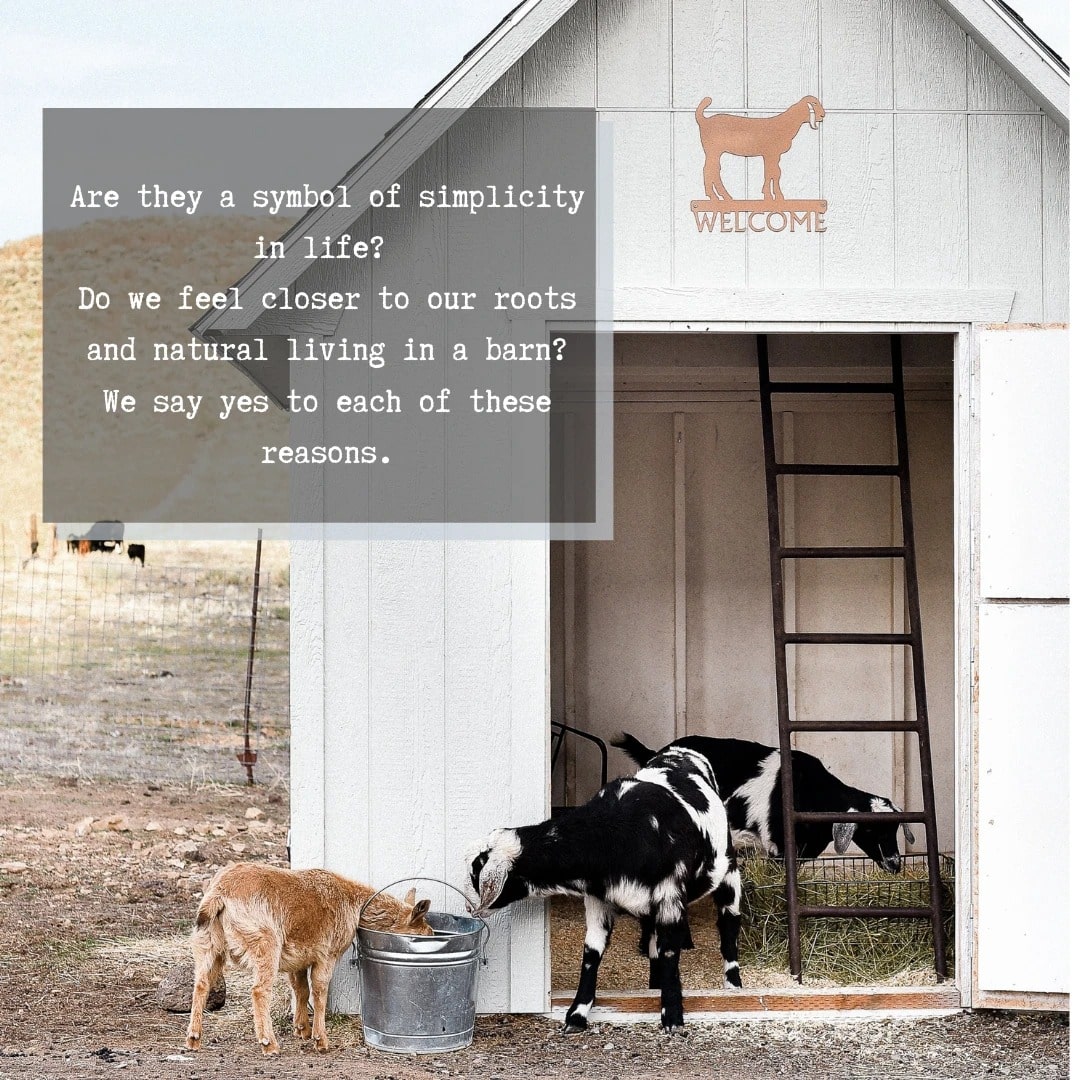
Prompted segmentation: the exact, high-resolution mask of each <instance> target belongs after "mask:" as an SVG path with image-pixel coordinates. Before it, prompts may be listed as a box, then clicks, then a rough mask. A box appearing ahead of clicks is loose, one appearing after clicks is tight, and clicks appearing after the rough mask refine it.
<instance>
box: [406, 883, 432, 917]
mask: <svg viewBox="0 0 1080 1080" xmlns="http://www.w3.org/2000/svg"><path fill="white" fill-rule="evenodd" d="M412 891H413V893H414V894H415V893H416V890H415V889H413V890H412ZM430 910H431V901H430V900H421V901H420V903H419V904H416V905H415V906H414V907H413V909H412V914H411V915H410V916H409V922H419V921H420V920H421V919H422V918H423V917H424V916H425V915H426V914H427V913H428V912H429V911H430Z"/></svg>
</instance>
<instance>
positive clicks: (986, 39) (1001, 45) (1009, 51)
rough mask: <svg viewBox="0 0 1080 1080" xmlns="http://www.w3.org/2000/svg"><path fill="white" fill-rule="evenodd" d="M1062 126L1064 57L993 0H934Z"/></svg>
mask: <svg viewBox="0 0 1080 1080" xmlns="http://www.w3.org/2000/svg"><path fill="white" fill-rule="evenodd" d="M937 2H938V4H939V5H940V6H941V7H942V8H944V10H945V12H946V14H948V15H949V16H950V17H951V18H952V19H954V20H955V21H956V23H957V24H958V25H959V26H960V27H961V29H963V30H964V31H965V32H966V33H968V34H970V35H971V37H972V38H974V40H975V41H976V42H977V43H978V44H979V45H981V46H982V48H983V49H985V50H986V52H988V53H989V54H990V56H992V57H993V58H994V60H996V61H997V62H998V63H999V64H1000V65H1001V66H1002V67H1003V68H1004V69H1005V70H1006V71H1007V72H1008V73H1009V74H1010V75H1011V76H1012V77H1013V78H1014V79H1016V81H1017V82H1018V83H1019V84H1020V86H1021V87H1022V88H1023V89H1024V90H1025V91H1026V92H1027V93H1028V94H1029V95H1030V96H1031V98H1032V99H1033V100H1034V101H1035V103H1036V104H1037V105H1038V106H1039V108H1041V109H1042V110H1043V111H1044V112H1045V113H1046V114H1047V115H1048V116H1049V117H1050V118H1051V119H1052V120H1053V121H1054V123H1056V124H1057V125H1058V126H1059V127H1060V128H1062V130H1064V131H1065V132H1068V130H1069V75H1068V70H1067V68H1065V66H1064V63H1063V61H1062V60H1061V58H1060V57H1058V56H1057V55H1056V54H1055V53H1053V52H1052V51H1051V50H1050V49H1049V47H1048V46H1047V45H1046V43H1045V42H1043V41H1042V39H1041V38H1039V37H1038V36H1037V35H1036V34H1035V33H1034V32H1032V31H1031V30H1030V29H1029V28H1028V27H1027V26H1026V25H1025V24H1024V23H1023V22H1020V21H1018V20H1017V19H1015V18H1013V17H1012V16H1011V15H1010V14H1009V12H1008V11H1007V10H1005V9H1004V8H1003V7H1002V6H1001V5H999V4H997V3H994V0H937Z"/></svg>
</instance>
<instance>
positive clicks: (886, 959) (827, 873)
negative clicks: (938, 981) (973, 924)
mask: <svg viewBox="0 0 1080 1080" xmlns="http://www.w3.org/2000/svg"><path fill="white" fill-rule="evenodd" d="M939 865H940V868H941V880H942V885H943V887H944V889H943V891H944V898H945V905H944V915H945V929H946V935H945V936H946V944H947V959H948V964H949V970H950V971H951V970H952V966H953V915H954V906H955V901H954V895H955V882H956V866H955V862H954V860H953V859H952V858H951V857H950V856H948V855H941V856H939ZM798 867H799V869H798V878H797V882H798V885H797V887H798V897H799V901H800V902H801V903H802V904H804V905H807V906H815V907H817V906H828V907H881V908H903V907H925V906H926V905H927V904H928V902H929V896H930V882H929V873H928V868H927V863H926V856H925V855H905V856H903V857H902V859H901V868H900V872H899V873H896V874H890V873H889V872H888V871H886V870H881V869H880V868H879V867H877V866H876V865H875V864H874V862H873V861H872V860H870V859H867V858H863V857H849V856H845V857H832V858H819V859H800V860H799V864H798ZM740 869H741V871H742V876H743V905H742V911H743V924H742V934H741V937H740V943H739V947H740V951H741V952H742V954H743V956H744V957H745V958H746V960H747V962H749V963H754V964H756V965H760V966H763V967H769V968H772V967H775V968H776V969H777V970H784V971H786V970H787V965H788V936H787V935H788V915H787V899H786V896H785V885H784V864H783V861H782V860H779V859H767V858H764V857H750V858H747V859H745V860H740ZM800 923H801V925H800V940H801V943H802V957H803V970H804V973H805V975H806V976H807V977H809V978H817V979H825V980H829V981H835V982H837V983H841V984H845V985H847V984H858V983H890V982H904V983H910V982H911V981H913V979H914V980H916V981H917V980H918V978H919V977H920V976H923V977H924V980H923V981H926V982H932V981H935V978H936V976H935V972H934V936H933V930H932V927H931V926H930V924H929V922H927V921H926V920H924V919H910V918H908V919H894V918H835V917H833V918H813V917H805V918H804V919H802V920H800Z"/></svg>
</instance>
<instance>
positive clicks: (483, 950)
mask: <svg viewBox="0 0 1080 1080" xmlns="http://www.w3.org/2000/svg"><path fill="white" fill-rule="evenodd" d="M406 881H430V882H432V883H433V884H435V885H444V886H445V887H446V888H448V889H453V890H454V892H456V893H457V894H458V896H460V897H461V899H462V900H464V901H465V903H466V904H468V903H469V898H468V897H467V896H466V895H465V894H464V893H463V892H462V891H461V890H460V889H459V888H458V887H457V886H456V885H451V884H450V882H449V881H443V879H442V878H437V877H423V876H420V875H418V876H416V877H403V878H398V879H397V881H391V882H390V884H389V885H384V886H383V887H382V888H381V889H379V890H378V891H377V892H373V893H372V894H371V895H370V896H369V897H368V898H367V899H366V900H365V901H364V904H363V906H362V907H361V908H360V917H359V919H358V920H357V922H358V923H362V922H363V921H364V912H365V911H367V906H368V904H370V903H371V901H372V900H374V899H375V897H376V896H379V895H380V894H381V893H384V892H386V891H387V890H388V889H392V888H393V887H394V886H395V885H404V884H405V882H406ZM472 918H475V919H480V921H481V922H482V923H483V924H484V940H483V944H482V945H481V946H480V963H481V964H482V965H483V966H484V967H487V962H488V961H487V947H488V942H489V941H490V940H491V926H490V925H489V924H488V921H487V919H483V918H480V916H479V915H474V916H472ZM356 931H357V932H356V934H355V935H354V939H353V947H354V951H355V952H356V959H357V962H359V938H360V927H359V925H358V926H357V928H356Z"/></svg>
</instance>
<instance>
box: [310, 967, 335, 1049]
mask: <svg viewBox="0 0 1080 1080" xmlns="http://www.w3.org/2000/svg"><path fill="white" fill-rule="evenodd" d="M333 974H334V964H333V961H328V962H325V963H318V964H312V965H311V999H312V1001H313V1003H314V1005H315V1021H314V1024H313V1025H312V1029H311V1034H312V1037H313V1038H314V1039H315V1049H316V1050H318V1051H319V1053H320V1054H325V1053H326V1051H327V1050H329V1049H330V1043H329V1041H328V1040H327V1038H326V995H327V992H328V990H329V987H330V976H331V975H333Z"/></svg>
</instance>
